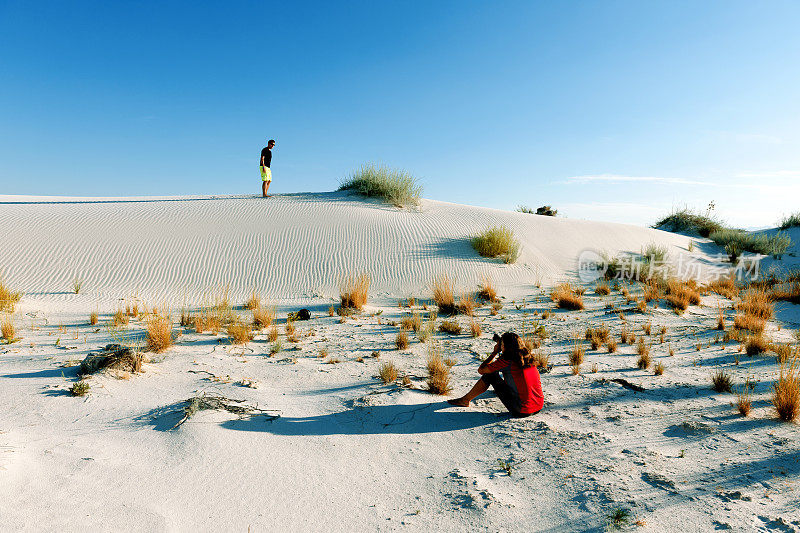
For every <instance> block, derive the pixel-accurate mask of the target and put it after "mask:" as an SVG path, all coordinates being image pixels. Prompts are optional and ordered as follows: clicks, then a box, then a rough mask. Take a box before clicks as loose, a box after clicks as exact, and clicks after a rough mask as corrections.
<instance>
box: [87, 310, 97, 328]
mask: <svg viewBox="0 0 800 533" xmlns="http://www.w3.org/2000/svg"><path fill="white" fill-rule="evenodd" d="M97 320H98V313H97V311H92V312H91V313H90V314H89V325H90V326H96V325H97Z"/></svg>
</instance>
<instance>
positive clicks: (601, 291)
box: [594, 281, 611, 296]
mask: <svg viewBox="0 0 800 533" xmlns="http://www.w3.org/2000/svg"><path fill="white" fill-rule="evenodd" d="M594 293H595V294H597V295H599V296H608V295H609V294H611V287H609V286H608V283H606V282H605V281H601V282H600V283H598V284H597V285H596V286H595V288H594Z"/></svg>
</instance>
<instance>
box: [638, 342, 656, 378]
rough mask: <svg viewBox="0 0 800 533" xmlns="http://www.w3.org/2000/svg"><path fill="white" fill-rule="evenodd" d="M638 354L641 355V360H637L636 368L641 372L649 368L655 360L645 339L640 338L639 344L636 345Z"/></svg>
mask: <svg viewBox="0 0 800 533" xmlns="http://www.w3.org/2000/svg"><path fill="white" fill-rule="evenodd" d="M636 353H637V354H639V359H637V360H636V366H637V367H638V368H640V369H641V370H646V369H647V368H649V367H650V363H651V362H652V361H653V358H652V357H651V356H650V348H649V347H648V346H647V344H645V342H644V337H639V342H638V344H637V345H636Z"/></svg>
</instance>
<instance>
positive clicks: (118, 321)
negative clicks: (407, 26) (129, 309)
mask: <svg viewBox="0 0 800 533" xmlns="http://www.w3.org/2000/svg"><path fill="white" fill-rule="evenodd" d="M130 320H131V318H130V315H129V314H128V313H126V312H125V311H124V310H122V309H117V312H116V313H114V315H113V316H112V317H111V326H112V327H115V328H118V327H121V326H127V325H128V323H129V322H130Z"/></svg>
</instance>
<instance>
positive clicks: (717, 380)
mask: <svg viewBox="0 0 800 533" xmlns="http://www.w3.org/2000/svg"><path fill="white" fill-rule="evenodd" d="M732 386H733V380H731V376H730V374H728V373H727V372H725V371H724V370H723V369H721V368H720V369H719V370H717V371H716V372H714V373H713V374H712V375H711V388H712V389H714V390H715V391H717V392H733V388H732Z"/></svg>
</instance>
